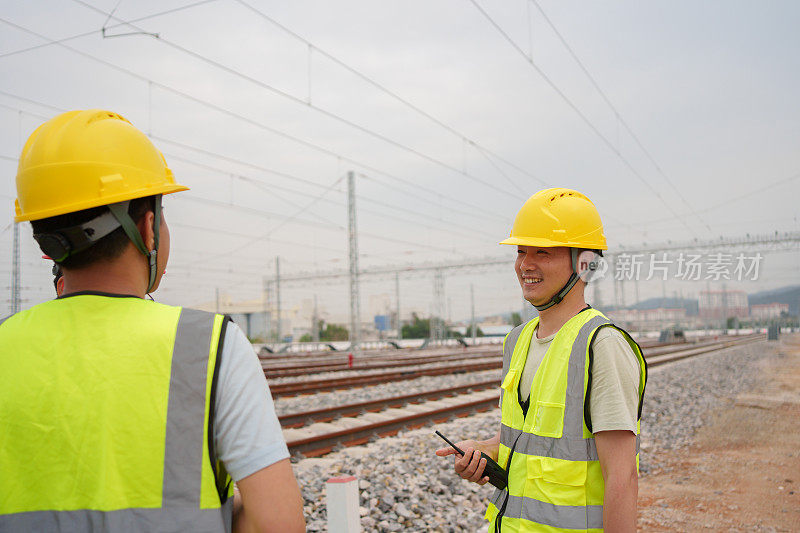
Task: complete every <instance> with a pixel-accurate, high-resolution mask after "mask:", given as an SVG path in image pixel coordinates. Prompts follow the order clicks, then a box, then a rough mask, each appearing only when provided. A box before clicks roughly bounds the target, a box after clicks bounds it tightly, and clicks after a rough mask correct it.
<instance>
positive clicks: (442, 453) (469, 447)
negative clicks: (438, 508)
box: [436, 430, 500, 485]
mask: <svg viewBox="0 0 800 533" xmlns="http://www.w3.org/2000/svg"><path fill="white" fill-rule="evenodd" d="M456 446H458V448H459V449H460V450H462V451H463V452H464V455H463V456H462V455H461V454H459V453H458V452H456V451H455V450H454V449H453V448H451V447H450V446H448V447H446V448H439V449H438V450H436V455H438V456H439V457H447V456H448V455H452V456H454V460H453V468H454V469H455V471H456V474H458V475H459V477H461V478H463V479H466V480H467V481H472V482H473V483H477V484H478V485H485V484H486V483H488V482H489V477H488V476H484V475H483V470H484V468H486V459H483V458H482V457H481V452H483V453H485V454H486V455H488V456H489V457H491V458H492V459H493V460H495V461H497V454H498V453H499V451H500V431H499V430H498V431H497V435H495V436H494V437H492V438H491V439H489V440H484V441H475V440H462V441H461V442H457V443H456Z"/></svg>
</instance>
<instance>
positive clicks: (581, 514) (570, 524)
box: [503, 496, 603, 530]
mask: <svg viewBox="0 0 800 533" xmlns="http://www.w3.org/2000/svg"><path fill="white" fill-rule="evenodd" d="M503 516H504V517H506V518H521V519H523V520H530V521H531V522H536V523H537V524H544V525H547V526H552V527H557V528H561V529H579V530H584V529H602V528H603V506H602V505H586V506H573V505H554V504H552V503H547V502H543V501H539V500H535V499H533V498H525V497H524V496H509V497H508V504H507V505H506V512H505V513H503Z"/></svg>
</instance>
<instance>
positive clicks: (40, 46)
mask: <svg viewBox="0 0 800 533" xmlns="http://www.w3.org/2000/svg"><path fill="white" fill-rule="evenodd" d="M216 1H217V0H201V1H200V2H193V3H191V4H187V5H185V6H181V7H176V8H173V9H167V10H166V11H159V12H158V13H153V14H152V15H146V16H144V17H139V18H136V19H132V20H129V21H123V22H120V23H118V24H112V25H111V26H105V27H104V29H106V30H110V29H112V28H118V27H119V26H126V25H128V24H131V23H133V22H141V21H143V20H149V19H153V18H156V17H160V16H163V15H168V14H171V13H177V12H178V11H183V10H185V9H191V8H193V7H197V6H199V5H202V4H210V3H211V2H216ZM117 20H119V19H117ZM100 32H101V30H92V31H87V32H83V33H78V34H76V35H72V36H70V37H64V38H63V39H58V40H56V41H52V42H49V43H43V44H37V45H35V46H29V47H27V48H21V49H19V50H14V51H11V52H6V53H5V54H0V59H2V58H4V57H8V56H13V55H17V54H22V53H25V52H30V51H32V50H38V49H39V48H44V47H47V46H51V45H54V44H59V43H64V42H67V41H73V40H75V39H80V38H81V37H88V36H89V35H94V34H96V33H100ZM109 37H110V36H109Z"/></svg>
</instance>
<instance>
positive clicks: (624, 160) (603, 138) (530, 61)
mask: <svg viewBox="0 0 800 533" xmlns="http://www.w3.org/2000/svg"><path fill="white" fill-rule="evenodd" d="M469 1H470V2H471V3H472V4H473V5H474V6H475V8H476V9H477V10H478V11H479V12H480V13H481V14H482V15H483V16H484V18H486V20H488V21H489V23H490V24H491V25H492V26H494V28H495V29H496V30H497V31H498V32H500V34H501V35H502V36H503V37H504V38H505V39H506V41H508V43H509V44H510V45H511V46H512V47H513V48H514V49H515V50H516V51H517V52H519V54H520V55H521V56H522V57H523V58H525V61H527V62H528V64H529V65H530V66H531V67H533V69H534V70H535V71H536V72H537V73H538V74H539V76H541V77H542V79H544V80H545V82H547V84H548V85H549V86H550V87H551V88H552V89H553V90H554V91H555V92H556V93H557V94H558V95H559V96H560V97H561V99H562V100H564V102H565V103H566V104H567V105H568V106H569V107H570V108H571V109H572V110H573V111H574V112H575V113H576V114H577V115H578V116H579V117H580V118H581V120H583V122H584V123H585V124H586V125H587V126H588V127H589V129H590V130H592V132H593V133H594V134H595V135H597V137H599V138H600V140H601V141H602V142H603V144H605V145H606V146H607V147H608V149H609V150H611V151H612V152H613V153H614V154H615V155H616V156H617V157H618V158H619V159H620V161H622V163H623V164H624V165H625V167H627V168H628V170H630V171H631V173H632V174H633V175H634V176H636V177H637V178H638V179H639V181H641V182H642V183H643V184H644V185H645V186H646V187H647V188H648V189H649V190H650V191H651V192H652V193H653V194H654V195H655V196H656V198H658V199H659V200H661V203H662V204H664V206H665V207H666V208H667V210H668V211H669V212H670V213H672V214H673V215H675V218H679V217H678V214H677V213H676V212H675V210H674V209H673V208H672V206H670V205H669V203H668V202H667V201H666V200H664V198H663V197H662V196H661V194H660V193H659V192H658V191H657V190H656V189H655V188H654V187H653V186H652V185H650V183H649V182H648V181H647V180H645V179H644V177H643V176H642V175H641V174H639V172H638V171H637V170H636V169H635V168H634V167H633V165H631V163H630V162H629V161H628V160H627V158H625V156H624V155H622V153H621V152H620V151H619V150H617V148H616V147H615V146H614V145H613V143H611V141H609V140H608V138H606V136H605V135H603V134H602V133H601V132H600V130H599V129H597V127H596V126H595V125H594V124H593V123H592V122H591V121H590V120H589V119H588V118H587V117H586V115H584V114H583V112H582V111H581V110H580V109H578V107H577V106H576V105H575V104H574V103H573V102H572V100H570V99H569V98H568V97H567V95H566V94H564V92H563V91H562V90H561V89H560V88H559V87H558V85H556V84H555V82H553V80H551V79H550V78H549V77H548V76H547V74H545V72H544V71H543V70H542V69H541V68H539V65H537V64H536V63H535V62H534V61H533V59H532V58H530V57H528V55H527V54H526V53H525V52H524V51H523V50H522V48H520V47H519V45H518V44H517V43H516V42H515V41H514V40H513V39H512V38H511V36H509V35H508V33H506V31H505V30H503V28H501V27H500V25H499V24H497V22H495V20H494V19H493V18H492V17H491V16H490V15H489V14H488V13H487V12H486V11H485V10H484V9H483V8H482V7H481V6H480V4H478V2H477V0H469ZM680 220H681V222H682V223H683V225H684V226H685V227H686V229H688V230H689V231H691V232H692V233H693V234H694V235H697V233H696V232H695V231H694V228H692V227H691V226H689V224H688V223H687V222H686V220H685V219H683V218H681V219H680Z"/></svg>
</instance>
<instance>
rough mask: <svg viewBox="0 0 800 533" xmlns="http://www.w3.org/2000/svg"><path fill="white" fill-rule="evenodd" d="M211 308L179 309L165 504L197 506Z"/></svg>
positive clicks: (170, 387) (166, 460)
mask: <svg viewBox="0 0 800 533" xmlns="http://www.w3.org/2000/svg"><path fill="white" fill-rule="evenodd" d="M213 328H214V314H213V313H207V312H204V311H196V310H194V309H183V310H181V316H180V319H179V320H178V330H177V333H176V334H175V347H174V349H173V351H172V374H171V375H170V378H169V403H168V407H167V440H166V446H165V450H164V486H163V499H162V502H161V505H162V506H164V507H171V506H176V507H190V508H196V509H199V508H200V483H201V478H202V466H203V463H204V461H205V458H204V457H203V430H204V428H205V425H206V413H205V409H206V406H205V404H206V380H207V376H208V353H209V346H210V345H211V334H212V331H213Z"/></svg>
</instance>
